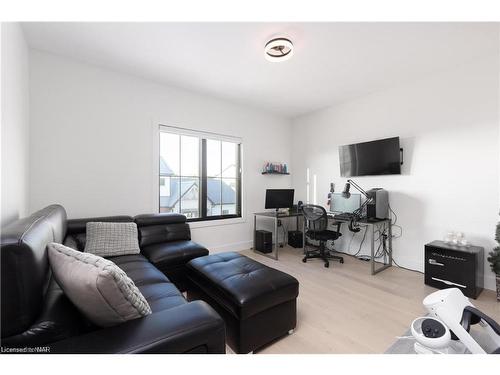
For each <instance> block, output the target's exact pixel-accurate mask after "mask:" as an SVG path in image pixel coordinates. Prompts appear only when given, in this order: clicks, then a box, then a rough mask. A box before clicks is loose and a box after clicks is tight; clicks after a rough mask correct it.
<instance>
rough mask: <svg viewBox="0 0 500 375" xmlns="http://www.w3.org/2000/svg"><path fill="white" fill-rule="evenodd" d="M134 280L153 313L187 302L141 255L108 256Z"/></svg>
mask: <svg viewBox="0 0 500 375" xmlns="http://www.w3.org/2000/svg"><path fill="white" fill-rule="evenodd" d="M108 260H110V261H112V262H113V263H115V264H116V265H117V266H118V267H120V268H121V269H122V270H123V271H125V273H126V274H127V276H128V277H130V278H131V279H132V281H134V283H135V285H136V286H137V287H138V288H139V290H140V291H141V293H142V295H143V296H144V298H146V300H147V301H148V303H149V306H150V307H151V310H152V311H153V313H155V312H157V311H161V310H166V309H170V308H172V307H175V306H178V305H182V304H184V303H187V301H186V300H185V299H184V296H183V295H182V294H181V292H180V291H179V290H178V289H177V288H176V287H175V285H174V284H172V283H171V282H170V280H169V279H168V278H167V277H166V276H165V275H164V274H163V273H162V272H160V271H159V270H158V269H157V268H156V267H155V266H153V265H152V264H151V263H150V262H149V261H148V260H147V259H146V258H145V257H144V256H142V255H124V256H118V257H112V258H108Z"/></svg>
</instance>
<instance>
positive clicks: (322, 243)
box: [302, 204, 344, 268]
mask: <svg viewBox="0 0 500 375" xmlns="http://www.w3.org/2000/svg"><path fill="white" fill-rule="evenodd" d="M302 210H303V213H304V220H305V226H306V231H305V236H306V237H305V248H304V254H305V256H304V259H302V261H303V262H304V263H306V262H307V260H308V259H312V258H319V259H323V261H324V262H325V267H327V268H328V267H330V262H329V260H337V261H339V262H340V263H344V258H342V257H341V256H338V255H333V254H332V253H331V251H330V250H328V249H327V248H326V242H327V241H335V240H336V239H337V238H339V237H340V236H341V235H342V233H340V224H338V225H337V230H336V231H332V230H328V229H327V227H328V216H327V215H326V210H325V209H324V208H323V207H321V206H316V205H313V204H306V205H304V206H303V207H302ZM308 239H310V240H313V241H319V246H315V245H311V244H308V241H307V240H308ZM308 245H309V246H310V247H314V250H308Z"/></svg>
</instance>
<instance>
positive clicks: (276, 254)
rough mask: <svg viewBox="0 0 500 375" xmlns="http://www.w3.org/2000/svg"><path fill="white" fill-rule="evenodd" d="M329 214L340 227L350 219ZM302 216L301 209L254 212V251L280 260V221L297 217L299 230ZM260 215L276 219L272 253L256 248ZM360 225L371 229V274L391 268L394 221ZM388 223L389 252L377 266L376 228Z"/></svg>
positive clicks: (362, 223)
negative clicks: (256, 233)
mask: <svg viewBox="0 0 500 375" xmlns="http://www.w3.org/2000/svg"><path fill="white" fill-rule="evenodd" d="M327 215H328V220H329V222H330V223H332V224H337V225H339V228H340V226H341V225H342V224H345V223H348V222H349V221H348V220H340V219H338V218H337V219H335V217H334V216H335V213H334V212H329V211H327ZM300 216H302V212H300V211H289V212H279V213H276V212H270V211H267V212H255V213H254V221H253V233H254V236H253V251H254V253H257V254H260V255H263V256H265V257H268V258H271V259H275V260H279V248H280V244H279V240H278V236H279V234H278V221H279V220H280V219H285V218H289V217H295V218H296V219H297V223H296V225H297V230H299V217H300ZM258 217H260V218H267V219H272V220H274V227H273V229H274V238H275V241H274V243H273V250H272V251H271V253H269V254H266V253H262V252H260V251H258V250H257V249H256V248H255V231H256V230H257V218H258ZM357 223H358V225H359V226H360V227H366V230H369V231H370V270H371V274H372V275H376V274H377V273H379V272H381V271H383V270H385V269H387V268H389V267H391V266H392V221H391V220H390V219H383V220H377V221H371V220H370V221H368V220H366V219H361V220H359V221H357ZM385 223H387V226H388V247H387V253H385V252H384V257H383V259H384V262H383V265H382V266H379V267H377V263H379V262H376V261H375V230H376V229H377V228H378V227H379V226H380V225H382V224H385ZM302 233H305V220H304V221H303V225H302ZM284 237H285V238H284V241H283V242H284V244H286V242H287V235H286V233H285V236H284ZM305 241H306V236H305V235H304V236H303V242H302V248H303V249H304V248H305Z"/></svg>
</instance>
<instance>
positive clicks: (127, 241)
mask: <svg viewBox="0 0 500 375" xmlns="http://www.w3.org/2000/svg"><path fill="white" fill-rule="evenodd" d="M140 251H141V250H140V249H139V235H138V234H137V224H136V223H99V222H90V223H87V241H86V243H85V252H86V253H92V254H95V255H99V256H102V257H114V256H118V255H131V254H139V253H140Z"/></svg>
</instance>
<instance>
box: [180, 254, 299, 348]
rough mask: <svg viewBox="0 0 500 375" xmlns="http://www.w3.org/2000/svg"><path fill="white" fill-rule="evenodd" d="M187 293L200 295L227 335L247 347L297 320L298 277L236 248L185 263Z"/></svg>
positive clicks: (234, 343) (286, 329) (233, 345)
mask: <svg viewBox="0 0 500 375" xmlns="http://www.w3.org/2000/svg"><path fill="white" fill-rule="evenodd" d="M187 269H188V278H189V280H190V281H191V284H192V285H191V286H190V288H188V299H190V300H194V299H202V300H204V301H206V302H207V303H208V304H210V305H211V306H212V307H213V308H214V309H215V310H217V312H218V313H219V314H220V315H221V316H222V318H223V319H224V321H225V323H226V340H227V343H228V344H229V346H230V347H231V348H232V349H233V350H234V351H235V352H236V353H249V352H253V351H254V350H256V349H258V348H260V347H261V346H264V345H266V344H269V343H270V342H271V341H273V340H275V339H277V338H279V337H281V336H284V335H286V334H287V333H291V332H292V331H293V329H294V328H295V325H296V322H297V305H296V300H297V296H298V294H299V282H298V281H297V279H295V278H294V277H292V276H290V275H288V274H286V273H284V272H281V271H278V270H275V269H274V268H270V267H267V266H265V265H263V264H261V263H259V262H257V261H255V260H253V259H250V258H248V257H246V256H243V255H240V254H238V253H233V252H230V253H220V254H215V255H208V256H204V257H200V258H196V259H193V260H192V261H190V262H189V263H188V264H187Z"/></svg>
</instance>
